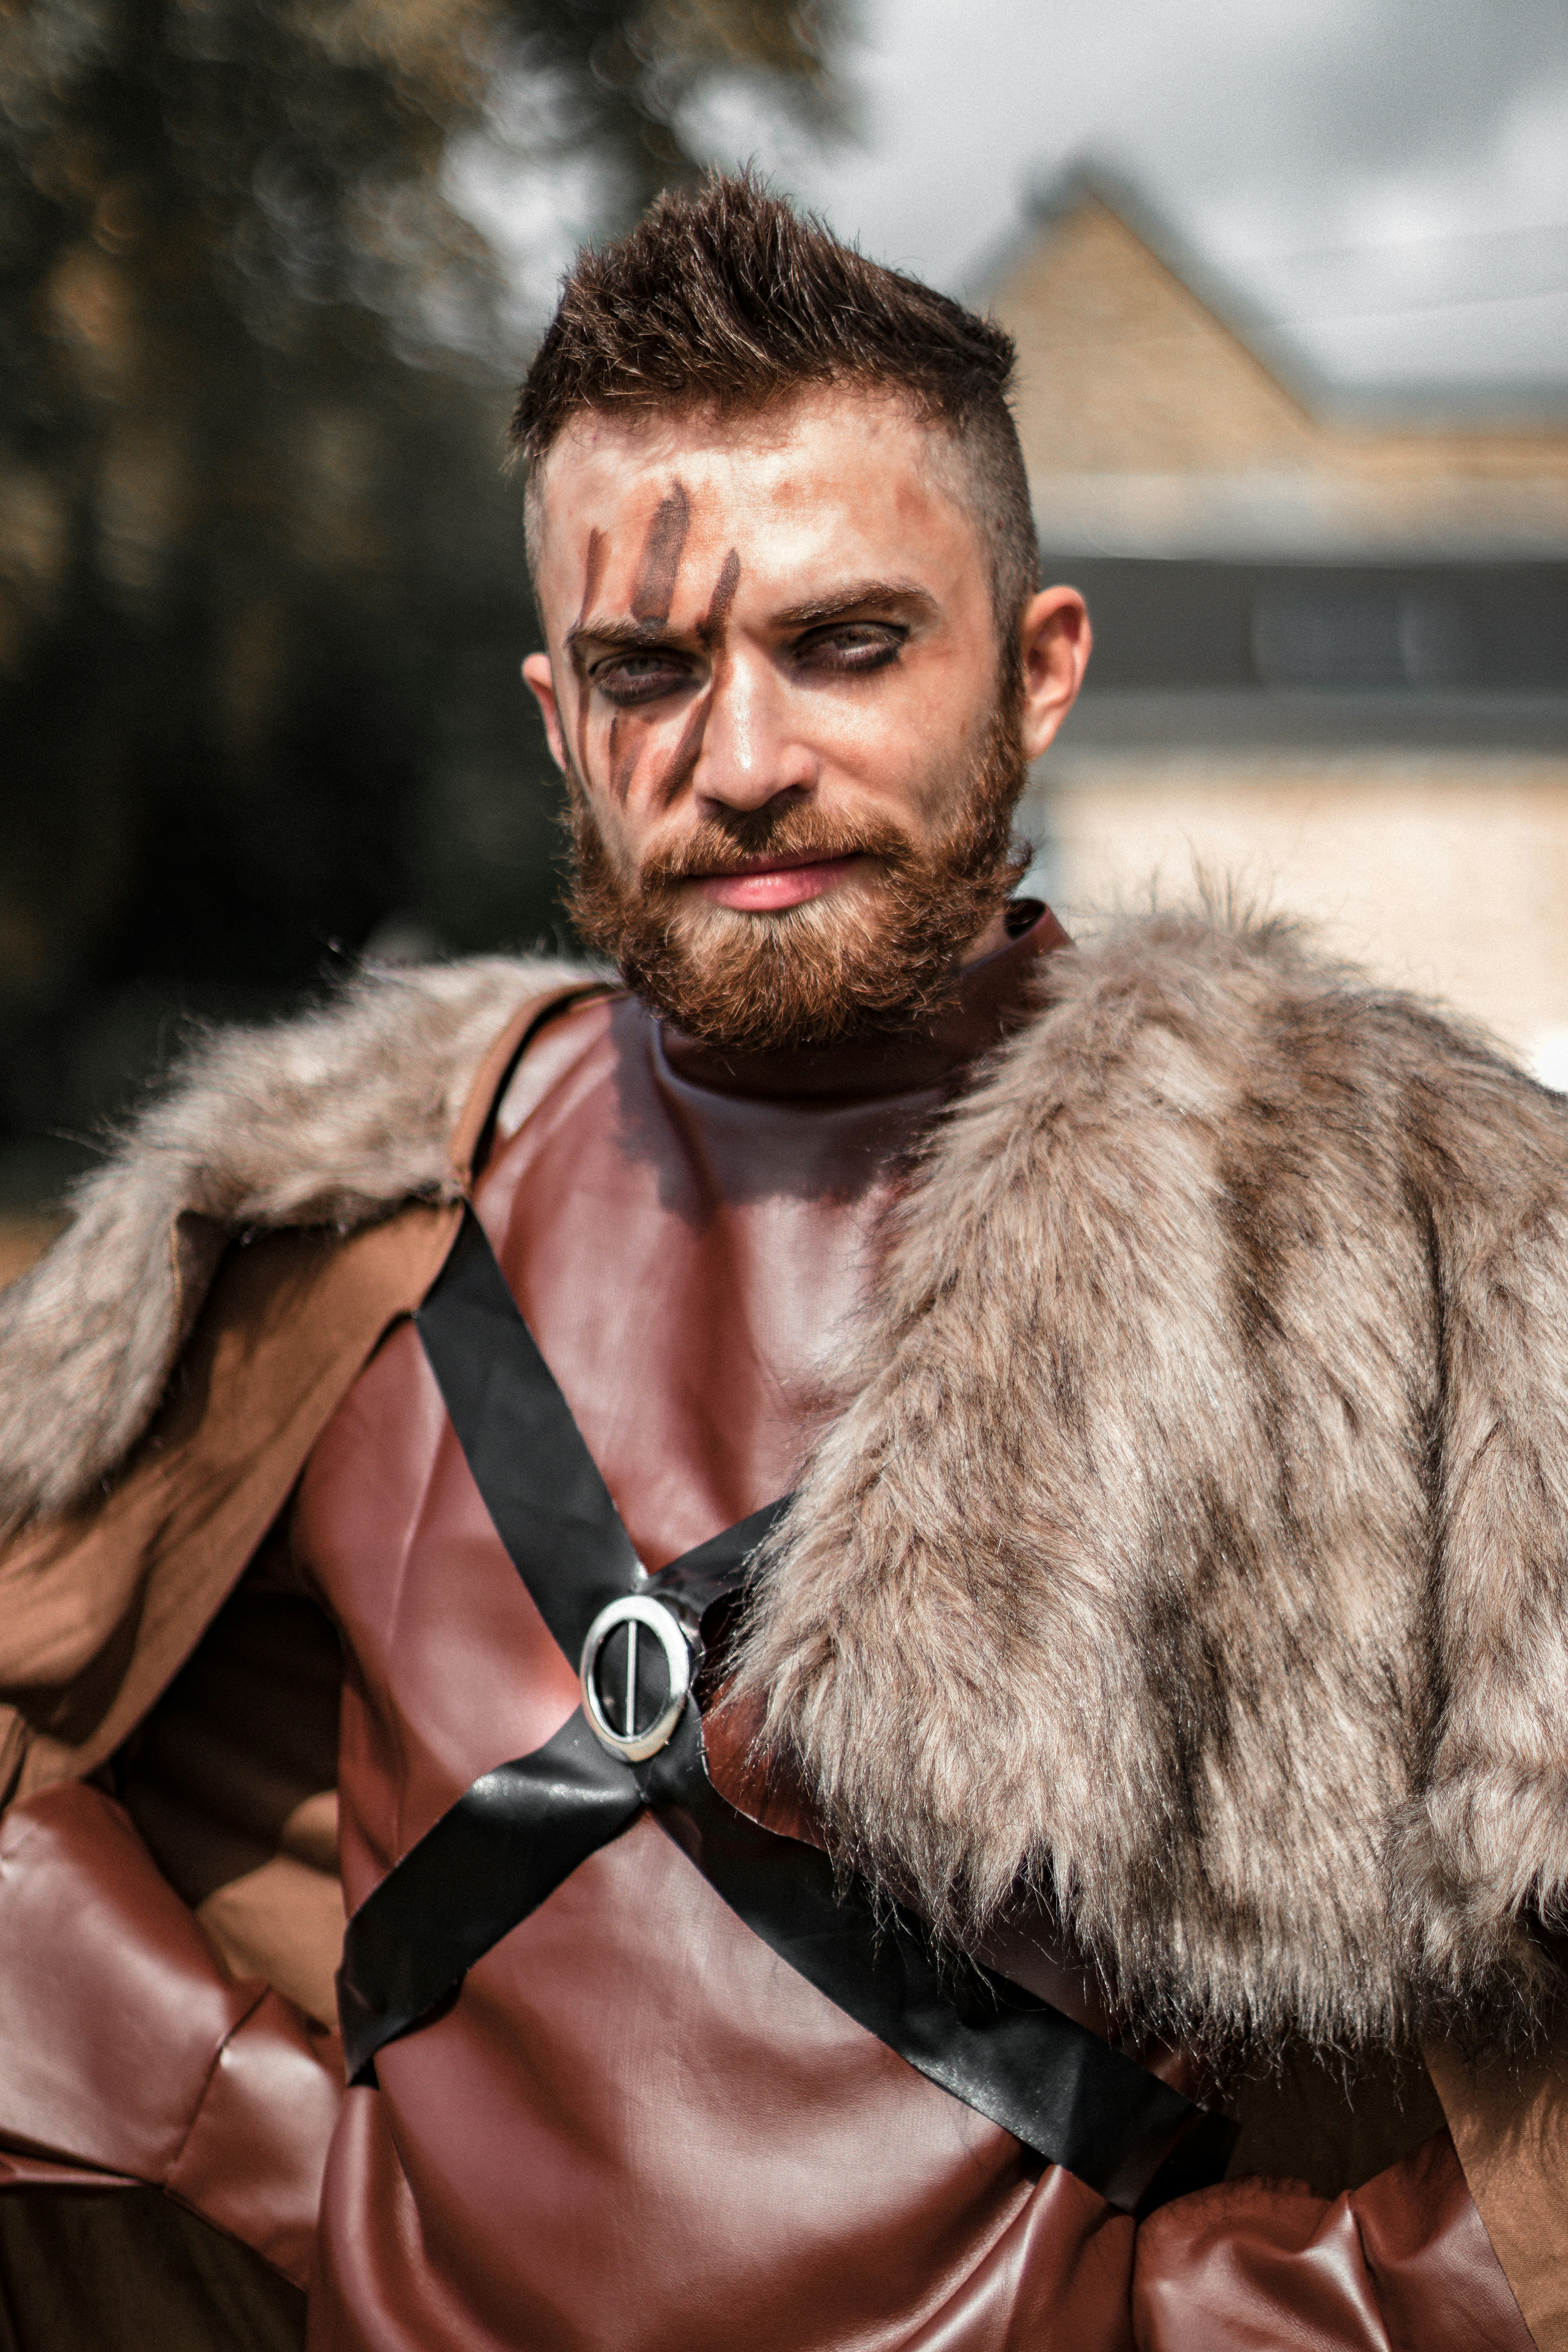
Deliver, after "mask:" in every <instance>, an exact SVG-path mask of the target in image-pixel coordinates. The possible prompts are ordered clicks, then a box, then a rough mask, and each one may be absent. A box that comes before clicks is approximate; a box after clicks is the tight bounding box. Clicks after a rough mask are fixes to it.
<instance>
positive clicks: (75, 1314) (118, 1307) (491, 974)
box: [0, 957, 591, 1538]
mask: <svg viewBox="0 0 1568 2352" xmlns="http://www.w3.org/2000/svg"><path fill="white" fill-rule="evenodd" d="M589 977H591V975H589V974H587V973H585V972H583V971H579V970H575V969H572V968H568V967H566V966H563V965H559V964H553V963H546V962H543V961H532V960H528V961H522V960H517V961H514V960H512V959H510V958H502V957H492V958H486V959H483V960H476V961H471V962H468V963H459V964H447V965H432V966H428V967H426V968H424V969H422V970H419V971H367V972H365V973H364V974H363V975H362V976H361V977H360V978H359V979H358V980H356V981H355V982H353V983H352V984H351V985H350V987H349V988H348V989H346V990H345V991H344V992H343V993H342V996H341V997H339V998H338V999H337V1000H336V1001H335V1002H334V1003H331V1004H330V1005H328V1006H326V1007H325V1008H323V1009H322V1010H321V1011H320V1012H318V1013H310V1014H308V1015H306V1016H305V1017H304V1018H303V1019H300V1020H295V1021H289V1022H283V1023H279V1024H278V1025H276V1026H275V1027H272V1028H266V1029H226V1030H220V1031H216V1032H215V1033H213V1034H210V1035H209V1036H207V1037H206V1038H205V1040H204V1041H203V1043H202V1044H201V1045H199V1046H198V1047H197V1048H196V1050H195V1053H193V1054H192V1055H191V1056H190V1057H189V1058H188V1060H187V1061H186V1063H185V1065H184V1068H183V1070H182V1071H181V1073H180V1074H179V1077H178V1080H177V1082H176V1083H175V1084H174V1085H173V1086H171V1087H169V1088H168V1089H167V1090H166V1091H165V1092H164V1093H163V1096H162V1097H160V1098H159V1099H158V1100H156V1101H155V1102H154V1103H153V1105H152V1106H151V1108H149V1109H148V1110H146V1111H145V1112H144V1113H143V1115H142V1118H140V1119H138V1120H137V1121H136V1123H135V1125H134V1126H133V1127H132V1128H131V1129H129V1130H128V1131H127V1133H126V1134H125V1136H124V1137H123V1138H122V1139H121V1148H120V1150H118V1151H117V1153H116V1154H115V1156H114V1158H113V1159H112V1160H110V1162H109V1164H108V1165H107V1166H106V1167H104V1168H103V1169H101V1170H100V1171H98V1172H97V1173H96V1174H94V1175H92V1176H89V1178H87V1179H86V1181H84V1182H82V1183H81V1184H79V1186H78V1187H77V1191H76V1194H75V1198H74V1201H73V1203H72V1205H73V1209H74V1215H73V1218H72V1221H71V1223H70V1225H69V1227H68V1230H67V1232H66V1233H65V1234H63V1235H62V1236H61V1238H60V1240H59V1241H58V1242H57V1243H56V1244H55V1246H54V1247H53V1249H51V1250H50V1251H49V1252H48V1254H47V1256H46V1257H45V1258H44V1259H43V1260H42V1261H41V1263H40V1264H39V1265H37V1266H35V1267H34V1268H33V1270H32V1272H31V1273H30V1274H28V1275H26V1276H25V1277H24V1278H23V1279H22V1280H21V1281H20V1282H17V1283H14V1284H13V1285H12V1286H10V1287H9V1288H8V1289H6V1290H5V1291H3V1292H0V1538H4V1537H5V1536H7V1535H9V1534H10V1533H12V1532H13V1531H14V1530H15V1529H16V1528H17V1527H18V1526H20V1525H21V1524H22V1523H23V1522H25V1521H26V1520H27V1519H29V1518H32V1517H36V1516H37V1515H40V1514H44V1515H47V1514H52V1513H55V1512H58V1511H64V1510H67V1509H69V1508H70V1507H72V1506H73V1505H74V1504H77V1503H79V1502H80V1501H82V1500H83V1499H85V1497H86V1496H89V1495H90V1494H91V1492H92V1490H93V1489H94V1487H95V1486H98V1484H99V1483H100V1480H102V1479H103V1478H105V1477H106V1476H107V1475H109V1474H110V1471H112V1470H113V1469H114V1468H115V1467H116V1465H118V1464H119V1463H120V1462H121V1460H123V1458H124V1456H125V1454H126V1453H127V1452H128V1451H129V1449H130V1448H131V1446H132V1445H133V1444H134V1443H135V1441H136V1440H137V1438H138V1437H140V1436H141V1434H142V1431H143V1430H144V1429H145V1428H146V1426H147V1423H148V1422H149V1421H150V1420H151V1418H152V1416H153V1410H154V1408H155V1407H156V1405H157V1402H158V1400H159V1397H160V1395H161V1394H162V1391H163V1385H164V1382H165V1381H166V1380H167V1378H168V1375H169V1371H170V1370H171V1368H172V1366H173V1363H174V1358H175V1356H176V1355H177V1353H178V1351H179V1349H180V1346H181V1344H182V1341H183V1339H184V1335H185V1333H186V1332H187V1331H188V1329H189V1328H190V1325H191V1323H192V1321H193V1320H194V1318H195V1313H196V1310H197V1308H198V1307H200V1305H201V1302H202V1298H203V1297H204V1296H205V1291H206V1287H207V1285H208V1283H209V1282H210V1280H211V1278H212V1275H213V1272H214V1270H215V1268H216V1264H217V1259H218V1255H219V1253H220V1252H221V1250H222V1248H223V1245H224V1242H225V1240H226V1238H227V1236H228V1234H231V1233H232V1232H233V1231H234V1230H235V1229H236V1228H240V1229H244V1228H247V1227H258V1226H268V1225H302V1224H312V1225H335V1226H337V1227H339V1228H340V1229H342V1230H343V1231H348V1230H349V1229H350V1228H352V1227H353V1226H355V1225H359V1224H363V1223H367V1222H368V1221H369V1220H370V1219H372V1218H374V1217H377V1216H382V1215H384V1214H385V1213H386V1212H387V1211H388V1210H389V1209H392V1208H394V1207H395V1206H396V1205H397V1204H398V1203H399V1202H403V1201H405V1200H408V1199H410V1198H416V1199H425V1200H441V1199H447V1198H449V1197H450V1196H451V1194H452V1192H453V1190H454V1185H453V1176H452V1170H451V1166H450V1162H449V1160H448V1158H447V1145H448V1142H449V1140H450V1138H451V1134H452V1129H453V1128H454V1126H455V1125H456V1122H457V1119H458V1115H459V1113H460V1111H461V1109H462V1107H463V1104H464V1102H465V1100H466V1099H467V1097H468V1089H469V1087H471V1085H472V1083H473V1080H474V1077H475V1076H476V1074H477V1072H478V1069H479V1064H480V1062H481V1061H482V1060H483V1058H484V1055H485V1053H486V1051H487V1050H488V1048H489V1045H491V1044H492V1043H493V1041H494V1039H495V1037H496V1036H497V1034H499V1032H500V1029H501V1028H502V1027H503V1026H504V1024H505V1023H506V1021H507V1020H508V1019H509V1018H510V1014H511V1013H512V1012H513V1011H514V1010H515V1009H516V1007H517V1006H518V1005H519V1004H521V1003H522V1002H523V1001H524V1000H525V999H526V998H527V997H529V996H531V995H539V994H542V993H543V992H544V991H545V990H547V989H550V988H552V987H555V986H558V985H565V984H568V983H570V982H573V981H574V980H575V981H582V980H584V979H586V978H589Z"/></svg>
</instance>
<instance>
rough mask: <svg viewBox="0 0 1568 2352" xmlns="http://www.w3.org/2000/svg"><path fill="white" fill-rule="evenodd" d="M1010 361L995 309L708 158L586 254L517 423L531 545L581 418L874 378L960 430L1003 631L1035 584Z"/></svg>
mask: <svg viewBox="0 0 1568 2352" xmlns="http://www.w3.org/2000/svg"><path fill="white" fill-rule="evenodd" d="M1013 365H1014V349H1013V339H1012V337H1011V336H1010V335H1009V334H1007V333H1006V332H1005V330H1004V329H1002V328H1001V327H999V326H997V325H996V324H995V323H994V321H993V320H987V319H980V318H977V317H976V316H975V315H974V313H973V311H972V310H964V309H963V307H962V305H961V304H959V303H957V302H953V301H950V300H949V299H948V297H947V296H946V295H945V294H938V293H936V292H934V291H933V290H932V289H931V287H929V286H922V285H921V282H920V280H919V279H918V278H907V277H905V276H904V274H903V273H902V271H900V270H897V269H885V268H882V267H881V266H880V264H879V263H877V262H874V261H868V260H867V259H866V257H865V256H864V255H863V254H860V253H858V252H857V251H856V250H855V248H854V247H852V246H847V245H841V244H840V243H839V241H838V240H837V237H835V236H832V235H831V233H830V232H829V231H828V230H827V229H826V227H825V226H823V224H822V223H821V222H820V221H818V220H816V219H814V218H813V217H811V216H810V215H802V214H799V213H796V212H795V210H794V209H793V208H792V207H791V206H790V205H787V204H785V203H784V201H783V200H782V199H781V198H780V197H777V196H774V195H772V194H769V193H768V191H767V190H766V189H765V188H764V187H763V185H762V184H760V183H759V182H758V181H757V180H756V179H755V178H753V177H752V174H751V173H740V174H735V175H727V174H721V173H710V175H709V176H708V178H707V179H706V180H705V181H704V182H703V183H702V184H700V186H699V187H698V188H696V189H694V190H689V191H688V190H675V191H671V192H670V193H668V194H665V195H662V196H660V197H659V198H658V201H657V203H655V204H654V205H652V207H651V208H650V209H649V211H648V212H647V214H646V215H644V217H643V219H642V220H641V221H640V222H639V223H638V225H637V227H636V228H635V229H633V230H632V232H631V234H630V235H629V236H625V237H622V238H621V239H620V241H619V242H618V243H616V244H614V245H608V246H605V247H602V248H601V249H600V250H599V251H597V252H595V251H592V250H590V251H587V252H584V253H583V254H582V255H580V256H579V257H578V261H577V265H576V267H575V268H574V270H573V271H572V273H571V275H570V276H569V277H568V278H567V279H566V282H565V285H564V287H563V291H562V296H561V305H560V308H559V309H558V310H557V311H556V313H555V317H554V319H553V320H552V324H551V326H550V330H549V331H548V333H547V334H546V335H545V338H544V341H542V343H541V345H540V347H539V350H538V352H537V353H536V355H535V357H534V361H533V364H532V365H531V368H530V369H529V371H528V374H527V376H526V378H525V379H524V381H523V384H522V389H521V392H520V393H519V394H518V399H517V406H516V409H515V410H514V412H513V415H512V420H511V431H510V436H509V437H510V444H511V446H512V448H513V449H514V450H515V451H516V452H518V453H519V454H520V455H521V457H522V459H523V461H524V463H525V465H526V467H527V468H528V479H529V499H528V509H529V515H528V520H529V541H530V551H531V555H532V554H535V553H536V551H537V543H538V530H539V510H538V497H539V491H538V485H539V481H540V472H541V467H542V463H543V460H544V458H545V457H546V456H547V455H548V454H549V451H550V450H551V448H552V446H553V445H554V443H555V442H556V440H557V439H558V438H559V436H560V435H561V434H562V432H563V430H564V429H565V427H566V426H567V425H569V424H570V423H571V421H572V419H573V418H574V416H577V415H582V414H584V412H586V411H590V410H599V411H602V412H608V413H610V414H619V415H636V414H637V413H639V412H640V413H642V414H645V415H647V414H658V413H659V412H661V411H662V412H665V413H667V414H679V412H680V411H682V410H710V411H715V410H716V411H717V412H718V413H719V414H721V415H745V414H746V413H748V412H752V411H755V410H757V409H761V408H765V407H769V406H772V405H773V404H776V403H778V402H780V401H782V400H786V399H788V398H789V397H790V396H791V395H792V394H795V393H798V392H801V391H804V390H805V389H807V388H809V387H814V386H820V385H827V384H838V383H842V384H846V385H852V386H865V387H867V388H868V389H873V390H882V391H886V392H888V393H889V394H894V395H896V396H899V397H901V398H902V399H903V400H905V401H906V402H908V404H910V408H911V410H912V411H913V413H914V414H915V415H916V416H918V417H919V418H920V419H921V421H922V422H927V423H930V424H931V425H936V426H938V427H939V428H940V429H941V430H942V431H943V432H944V433H945V434H946V435H947V436H948V437H949V438H950V439H951V441H952V444H953V446H954V449H955V451H956V453H957V455H958V457H959V459H960V461H961V464H962V468H963V473H964V475H966V477H967V482H966V485H965V487H966V488H967V490H968V500H967V503H968V504H969V506H970V508H971V510H972V511H973V514H974V518H975V520H976V523H977V524H978V526H979V529H980V531H981V535H982V538H983V540H984V543H985V546H986V549H987V553H988V556H989V562H990V571H991V592H992V601H993V604H994V607H995V612H996V622H997V629H998V634H999V635H1000V637H1001V639H1002V643H1003V645H1004V646H1010V644H1011V642H1012V637H1013V632H1014V628H1015V626H1016V621H1017V617H1018V614H1019V612H1020V611H1021V609H1022V607H1023V605H1024V604H1025V602H1026V598H1027V597H1028V596H1029V595H1030V593H1032V592H1033V590H1034V589H1035V588H1036V587H1037V585H1038V582H1039V555H1038V550H1037V541H1036V537H1035V525H1034V517H1033V514H1032V513H1031V510H1030V506H1029V492H1028V484H1027V480H1026V476H1025V472H1024V458H1023V452H1022V450H1021V449H1020V448H1019V446H1018V434H1017V428H1016V425H1015V424H1014V422H1013V415H1012V411H1011V409H1010V408H1009V406H1008V404H1007V394H1008V389H1009V386H1010V384H1011V383H1012V378H1013Z"/></svg>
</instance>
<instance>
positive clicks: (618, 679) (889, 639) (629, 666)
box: [588, 621, 910, 710]
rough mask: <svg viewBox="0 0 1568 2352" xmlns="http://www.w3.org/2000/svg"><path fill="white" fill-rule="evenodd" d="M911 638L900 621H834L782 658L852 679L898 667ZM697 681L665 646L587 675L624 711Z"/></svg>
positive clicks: (617, 656)
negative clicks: (892, 663)
mask: <svg viewBox="0 0 1568 2352" xmlns="http://www.w3.org/2000/svg"><path fill="white" fill-rule="evenodd" d="M909 634H910V633H909V630H908V628H907V627H905V626H904V625H902V624H901V623H900V622H897V621H833V622H829V623H826V625H821V626H818V627H816V628H813V629H807V630H805V631H804V632H803V634H802V635H800V636H799V637H797V638H796V639H795V642H794V643H793V644H792V645H790V646H786V647H785V648H784V659H785V660H786V661H787V662H788V663H789V664H790V665H791V667H794V668H795V669H797V670H803V671H805V672H807V673H808V674H814V675H816V676H817V677H823V676H830V677H831V676H837V677H857V676H858V675H860V674H861V673H862V672H864V671H868V670H875V669H885V668H886V667H888V665H889V663H891V662H895V661H897V660H898V658H899V656H900V652H901V651H902V649H903V645H904V641H905V639H906V638H907V637H908V635H909ZM693 675H694V672H693V666H692V663H691V662H690V661H689V659H688V658H687V657H686V656H684V655H683V654H681V653H679V652H678V651H676V650H674V649H673V648H667V647H665V646H647V647H639V648H637V649H636V650H626V651H624V652H616V653H610V654H605V656H603V657H602V658H601V659H600V660H598V661H596V662H595V663H593V664H592V665H591V666H590V667H589V670H588V677H589V679H590V682H591V683H592V685H593V687H594V688H595V691H596V692H597V693H599V694H602V695H603V696H604V698H605V700H606V701H607V702H612V703H614V704H615V705H616V709H622V710H625V709H631V708H634V707H635V706H636V705H637V704H638V703H642V702H657V701H659V700H660V699H661V698H663V697H664V696H666V695H669V694H679V692H680V691H681V689H682V688H684V687H687V686H689V685H690V684H691V682H692V678H693Z"/></svg>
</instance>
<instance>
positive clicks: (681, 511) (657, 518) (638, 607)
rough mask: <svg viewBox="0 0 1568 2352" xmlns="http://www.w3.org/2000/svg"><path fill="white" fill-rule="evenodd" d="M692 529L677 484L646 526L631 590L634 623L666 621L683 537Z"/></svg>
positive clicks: (683, 493) (684, 497)
mask: <svg viewBox="0 0 1568 2352" xmlns="http://www.w3.org/2000/svg"><path fill="white" fill-rule="evenodd" d="M690 527H691V502H690V500H689V499H688V497H687V495H686V488H685V485H684V483H681V482H676V483H673V484H672V485H671V487H670V489H669V491H668V495H667V496H666V497H664V498H662V499H660V500H659V502H658V506H657V507H656V508H655V509H654V517H653V520H652V522H650V523H649V525H648V530H647V540H646V541H644V543H643V551H642V560H641V562H639V563H638V565H637V585H636V587H635V588H634V589H633V590H632V618H633V620H634V621H668V618H669V608H670V605H671V604H673V603H674V601H675V583H676V580H677V577H678V576H679V571H680V558H681V553H682V551H683V550H684V548H685V546H686V534H687V532H688V530H689V529H690Z"/></svg>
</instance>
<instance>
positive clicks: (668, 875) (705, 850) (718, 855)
mask: <svg viewBox="0 0 1568 2352" xmlns="http://www.w3.org/2000/svg"><path fill="white" fill-rule="evenodd" d="M917 856H918V852H917V850H916V848H915V845H914V844H913V843H912V842H911V841H910V836H909V835H908V834H906V833H905V832H903V831H902V829H901V828H900V826H899V825H897V824H893V823H892V822H891V821H890V820H889V819H886V818H881V819H862V820H861V821H860V822H859V823H858V824H852V825H851V824H845V823H844V822H843V820H842V819H841V818H835V817H832V816H830V815H827V814H824V812H823V811H822V810H820V809H816V808H812V807H809V806H801V805H798V804H797V805H795V806H794V807H784V808H775V807H773V806H772V805H771V804H770V805H768V806H766V807H763V808H760V809H737V810H734V811H731V812H728V813H726V814H724V815H722V816H710V817H704V818H703V819H702V821H701V823H700V824H698V825H697V826H696V827H695V828H694V829H693V831H692V832H690V833H689V834H687V835H684V836H683V837H682V838H681V839H680V840H679V842H672V843H671V844H670V845H669V846H668V848H666V849H662V850H659V849H655V850H650V851H649V853H648V855H647V857H645V858H644V860H643V862H642V865H641V866H640V867H639V868H638V871H637V887H638V889H639V890H640V891H642V892H643V893H645V894H647V893H651V892H656V891H662V890H668V889H673V888H674V887H676V886H677V885H678V884H679V883H681V882H689V881H692V880H694V879H696V878H697V877H700V876H705V875H710V874H715V873H718V874H722V873H725V872H728V871H729V870H731V868H732V867H733V866H735V865H736V864H737V862H742V863H744V864H748V865H749V864H752V863H753V862H754V861H756V860H758V859H763V860H766V859H768V858H773V857H777V858H784V857H787V858H791V859H795V860H822V861H823V862H826V860H828V859H829V858H837V857H875V858H878V859H879V860H880V861H881V862H882V864H883V865H884V866H889V867H890V868H892V869H894V870H895V871H897V870H900V869H902V868H904V867H907V866H910V865H911V864H913V863H914V862H915V861H916V859H917Z"/></svg>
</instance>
